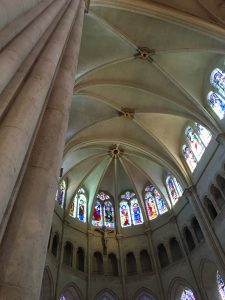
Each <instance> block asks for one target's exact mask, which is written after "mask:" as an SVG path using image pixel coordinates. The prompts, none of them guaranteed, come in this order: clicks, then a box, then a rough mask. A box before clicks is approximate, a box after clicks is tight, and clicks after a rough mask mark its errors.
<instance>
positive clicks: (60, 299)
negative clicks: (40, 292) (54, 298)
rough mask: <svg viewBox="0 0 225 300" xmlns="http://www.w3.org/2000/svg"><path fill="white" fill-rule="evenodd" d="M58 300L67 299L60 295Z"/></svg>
mask: <svg viewBox="0 0 225 300" xmlns="http://www.w3.org/2000/svg"><path fill="white" fill-rule="evenodd" d="M59 300H67V299H66V297H65V296H61V297H60V298H59Z"/></svg>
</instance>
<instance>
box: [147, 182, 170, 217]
mask: <svg viewBox="0 0 225 300" xmlns="http://www.w3.org/2000/svg"><path fill="white" fill-rule="evenodd" d="M144 199H145V204H146V208H147V212H148V217H149V219H150V220H153V219H155V218H157V216H158V215H159V214H160V215H162V214H164V213H166V212H167V211H168V208H167V206H166V202H165V200H164V199H163V198H162V196H161V194H160V193H159V191H158V190H157V189H156V188H155V186H154V185H148V186H146V188H145V190H144Z"/></svg>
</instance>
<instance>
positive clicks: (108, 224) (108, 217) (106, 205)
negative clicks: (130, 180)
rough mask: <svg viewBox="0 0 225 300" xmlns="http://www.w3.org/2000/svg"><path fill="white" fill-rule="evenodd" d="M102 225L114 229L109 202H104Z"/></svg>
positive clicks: (111, 206) (112, 211) (112, 213)
mask: <svg viewBox="0 0 225 300" xmlns="http://www.w3.org/2000/svg"><path fill="white" fill-rule="evenodd" d="M103 211H104V225H105V226H106V227H109V228H114V224H115V222H114V208H113V205H112V202H111V201H105V202H104V209H103Z"/></svg>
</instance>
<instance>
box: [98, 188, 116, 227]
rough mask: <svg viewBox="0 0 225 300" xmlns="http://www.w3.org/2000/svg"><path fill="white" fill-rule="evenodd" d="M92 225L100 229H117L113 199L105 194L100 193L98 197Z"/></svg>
mask: <svg viewBox="0 0 225 300" xmlns="http://www.w3.org/2000/svg"><path fill="white" fill-rule="evenodd" d="M92 224H93V225H94V226H99V227H101V226H105V227H109V228H114V227H115V218H114V207H113V204H112V201H111V197H110V196H109V194H107V193H105V192H100V193H98V195H97V200H96V202H95V206H94V212H93V216H92Z"/></svg>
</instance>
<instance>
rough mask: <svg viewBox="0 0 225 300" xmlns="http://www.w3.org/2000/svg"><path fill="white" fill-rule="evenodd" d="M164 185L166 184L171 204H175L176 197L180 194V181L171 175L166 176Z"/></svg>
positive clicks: (181, 190) (181, 191) (181, 192)
mask: <svg viewBox="0 0 225 300" xmlns="http://www.w3.org/2000/svg"><path fill="white" fill-rule="evenodd" d="M166 186H167V190H168V192H169V195H170V199H171V201H172V204H173V205H174V204H176V202H177V201H178V199H179V198H180V197H181V196H182V194H183V189H182V187H181V185H180V183H179V182H178V181H177V179H176V178H175V177H174V176H172V175H169V176H167V178H166Z"/></svg>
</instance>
